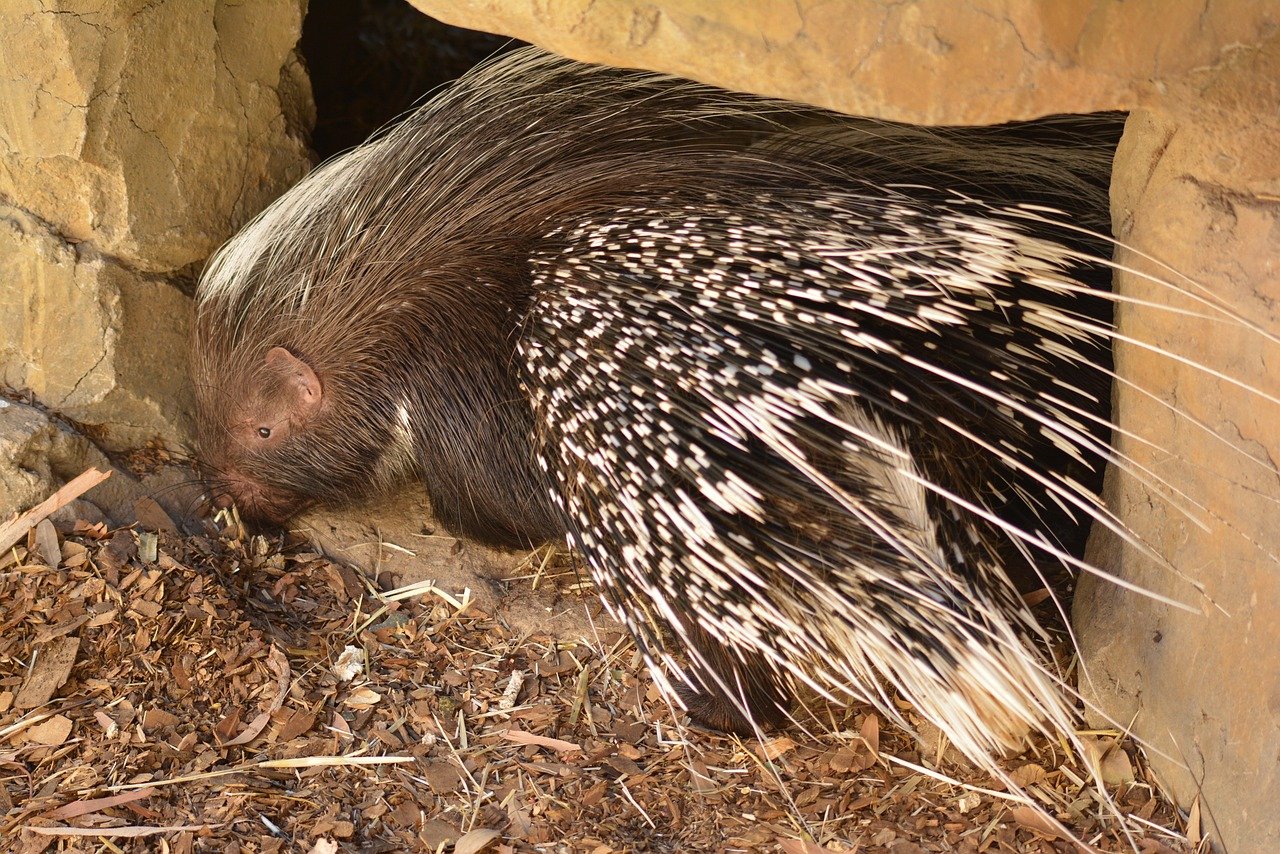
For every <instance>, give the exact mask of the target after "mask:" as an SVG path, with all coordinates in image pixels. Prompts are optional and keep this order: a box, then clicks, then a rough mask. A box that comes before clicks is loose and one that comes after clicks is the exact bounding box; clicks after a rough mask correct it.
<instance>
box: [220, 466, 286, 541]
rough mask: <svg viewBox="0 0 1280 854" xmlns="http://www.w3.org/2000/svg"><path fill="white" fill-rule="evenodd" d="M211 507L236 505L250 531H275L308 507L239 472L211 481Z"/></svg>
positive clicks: (229, 472)
mask: <svg viewBox="0 0 1280 854" xmlns="http://www.w3.org/2000/svg"><path fill="white" fill-rule="evenodd" d="M210 491H211V492H212V494H213V503H214V504H215V505H216V506H217V507H219V508H227V507H230V506H231V505H233V504H234V505H235V507H236V509H237V510H238V511H239V513H240V518H241V519H242V520H244V521H245V522H246V523H248V524H249V526H250V527H253V528H259V529H262V528H278V527H281V526H283V525H284V524H285V523H286V522H288V521H289V519H290V518H292V517H293V516H295V515H297V514H298V513H299V512H301V511H302V510H303V509H304V507H305V506H306V504H307V501H306V499H305V498H303V497H302V496H299V495H297V494H295V493H291V492H288V491H286V490H282V489H278V488H273V487H271V486H269V485H268V484H265V483H263V482H262V481H261V480H259V479H257V478H255V477H253V476H252V475H250V474H247V473H245V472H243V471H241V470H239V469H228V470H227V471H224V472H221V473H219V475H218V476H217V477H215V478H212V479H211V480H210Z"/></svg>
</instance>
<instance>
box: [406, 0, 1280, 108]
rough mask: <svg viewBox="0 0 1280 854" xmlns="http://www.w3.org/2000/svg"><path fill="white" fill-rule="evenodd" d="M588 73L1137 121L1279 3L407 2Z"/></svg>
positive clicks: (833, 101)
mask: <svg viewBox="0 0 1280 854" xmlns="http://www.w3.org/2000/svg"><path fill="white" fill-rule="evenodd" d="M409 2H411V3H413V5H415V6H417V7H418V8H419V9H421V10H422V11H423V12H425V13H427V14H428V15H430V16H432V17H433V18H438V19H440V20H442V21H447V22H448V23H451V24H456V25H458V26H462V27H471V28H473V29H481V30H487V31H489V32H498V33H502V34H503V35H508V36H514V37H515V38H519V39H523V40H525V41H529V42H533V43H534V44H537V45H541V46H542V47H545V48H547V49H549V50H553V51H556V52H557V53H561V54H564V55H565V56H571V57H573V58H575V59H581V60H584V61H586V62H601V63H605V64H608V65H619V66H626V67H636V68H648V69H651V70H654V71H667V72H670V73H672V74H678V75H680V76H682V77H689V78H691V79H694V80H701V81H703V82H705V83H714V84H715V85H717V86H723V87H725V88H727V89H737V90H740V91H744V92H757V93H760V94H764V95H773V96H777V97H783V98H790V99H792V100H795V101H803V102H805V103H809V104H816V105H818V106H822V107H829V108H831V109H833V110H839V111H841V112H846V113H852V114H854V115H866V116H878V117H880V118H885V119H893V120H896V121H903V122H912V123H916V124H997V123H999V122H1005V121H1010V120H1012V119H1026V118H1035V117H1037V116H1043V115H1048V114H1051V113H1087V112H1097V111H1101V110H1117V109H1130V108H1131V107H1133V106H1134V105H1137V104H1141V103H1145V102H1147V101H1149V100H1151V99H1153V98H1158V97H1159V95H1160V93H1161V92H1162V91H1163V90H1165V89H1166V88H1167V87H1169V86H1172V85H1176V84H1177V82H1178V81H1180V80H1183V79H1185V78H1187V77H1188V76H1189V75H1193V74H1196V73H1199V72H1200V71H1203V70H1204V69H1205V68H1212V67H1215V66H1218V65H1220V64H1222V63H1224V62H1227V61H1228V59H1229V57H1230V56H1231V54H1232V53H1233V52H1235V51H1238V50H1242V49H1244V50H1247V49H1249V48H1250V47H1251V46H1253V45H1256V44H1257V43H1258V41H1259V39H1260V38H1264V37H1266V36H1267V34H1268V33H1273V32H1274V29H1275V27H1276V26H1277V18H1278V17H1280V11H1278V10H1277V7H1276V5H1275V3H1273V2H1270V0H1229V2H1226V3H1221V4H1211V5H1209V6H1204V5H1203V4H1199V3H1191V2H1182V0H1173V1H1172V2H1169V1H1168V0H1138V2H1117V0H1110V2H1101V3H1099V2H1093V0H1055V1H1054V2H1052V3H1043V2H1038V0H973V2H963V3H957V2H954V0H914V2H906V3H886V2H881V0H796V2H790V3H773V2H733V3H726V2H723V0H666V2H662V1H661V0H659V2H655V0H613V2H608V3H599V2H594V1H593V0H409Z"/></svg>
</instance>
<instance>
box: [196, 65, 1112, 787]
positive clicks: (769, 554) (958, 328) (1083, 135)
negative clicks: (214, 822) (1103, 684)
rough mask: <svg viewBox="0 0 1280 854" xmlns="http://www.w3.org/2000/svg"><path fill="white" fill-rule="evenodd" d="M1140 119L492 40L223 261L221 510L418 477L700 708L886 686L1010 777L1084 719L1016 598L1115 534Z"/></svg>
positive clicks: (342, 499)
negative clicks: (554, 565) (800, 87)
mask: <svg viewBox="0 0 1280 854" xmlns="http://www.w3.org/2000/svg"><path fill="white" fill-rule="evenodd" d="M1118 133H1119V121H1118V119H1117V118H1116V117H1114V116H1107V117H1095V118H1085V119H1072V120H1070V121H1043V122H1038V123H1035V124H1032V125H1024V126H1019V127H1013V128H996V129H990V128H988V129H982V128H975V129H968V130H959V129H954V130H946V129H935V130H929V129H920V128H909V127H901V126H896V125H890V124H885V123H878V122H870V121H863V120H855V119H851V118H848V117H843V116H837V115H833V114H829V113H826V112H823V111H821V110H817V109H812V108H806V107H800V106H797V105H794V104H789V103H784V102H779V101H774V100H769V99H764V98H756V97H749V96H744V95H736V94H731V93H726V92H723V91H719V90H716V89H713V88H710V87H707V86H702V85H698V84H694V83H690V82H687V81H682V80H677V79H674V78H671V77H667V76H664V75H658V74H651V73H643V72H634V71H619V70H615V69H608V68H603V67H595V66H588V65H582V64H578V63H575V62H570V61H567V60H563V59H559V58H555V57H552V56H549V55H546V54H543V53H540V52H537V51H533V50H528V51H521V52H517V53H515V54H511V55H508V56H506V57H504V58H502V59H500V60H498V61H496V62H493V63H491V64H489V65H487V66H484V67H481V68H479V69H477V70H475V71H473V72H471V73H470V74H468V75H467V76H465V77H464V78H462V79H461V80H459V81H458V82H457V83H456V84H455V85H453V86H452V87H451V88H449V89H448V90H447V91H445V92H443V93H442V94H440V95H438V96H437V97H435V98H434V99H432V100H430V101H429V102H428V103H426V104H425V105H424V106H423V107H422V108H421V109H419V110H418V111H416V112H415V113H414V114H412V115H411V116H409V117H408V118H407V119H405V120H404V121H403V122H401V123H400V124H398V125H396V126H395V127H393V128H391V129H389V130H388V131H386V132H385V133H383V134H382V135H380V136H378V137H376V138H374V139H373V140H372V141H370V142H369V143H367V144H365V145H364V146H361V147H360V148H357V149H355V150H353V151H351V152H349V153H347V154H345V155H342V156H341V157H338V158H336V159H335V160H333V161H331V162H329V163H328V164H326V165H324V166H322V167H320V168H318V169H317V170H315V171H314V172H313V173H311V175H309V176H308V177H307V178H306V179H304V180H303V181H302V182H301V183H300V184H298V185H297V186H296V187H295V188H294V189H293V190H291V191H290V192H289V193H287V194H286V195H285V196H283V197H281V198H280V199H279V200H277V201H276V202H275V203H274V204H273V205H272V206H271V207H269V208H268V209H267V210H265V211H264V212H263V213H262V214H261V215H259V216H258V217H257V219H255V220H254V221H253V222H252V223H251V224H249V225H248V226H247V227H246V228H244V229H243V230H242V231H241V232H240V233H239V234H238V235H236V236H235V237H234V238H233V239H232V240H231V241H230V242H229V243H228V244H227V245H226V246H225V247H223V249H222V250H221V251H220V252H219V253H218V254H217V256H216V257H215V258H214V259H213V261H212V262H211V263H210V265H209V267H208V269H207V270H206V272H205V275H204V277H203V280H202V282H201V284H200V287H199V291H198V301H197V322H196V333H195V342H194V353H193V374H194V380H195V388H196V390H197V400H198V424H199V429H200V436H199V441H200V446H201V455H202V459H203V462H204V464H205V467H206V469H207V471H208V474H209V479H210V484H211V489H212V491H213V492H215V493H217V494H220V495H223V496H227V497H229V498H231V499H234V501H235V502H236V503H237V504H238V506H239V507H240V509H241V511H242V512H243V513H244V514H245V515H246V516H248V517H249V518H251V519H257V520H261V521H266V522H274V523H280V522H283V521H285V520H287V519H288V518H289V517H290V516H292V515H293V514H295V513H297V512H299V511H300V510H302V509H304V508H306V507H308V506H311V505H313V504H338V503H347V502H353V501H360V500H363V499H366V498H369V497H372V496H374V495H377V494H381V493H384V492H387V491H389V490H392V489H395V488H398V487H400V486H402V485H403V484H405V483H406V482H408V481H412V480H418V481H420V482H421V484H422V485H423V486H424V487H425V489H426V492H427V493H428V495H429V497H430V500H431V502H432V504H433V505H434V508H435V512H436V514H437V515H438V517H439V519H440V521H441V522H442V523H443V524H444V525H445V526H447V527H448V528H449V529H450V530H452V531H454V532H456V533H459V534H462V535H466V536H469V537H473V538H475V539H478V540H481V541H484V542H486V543H490V544H499V545H506V546H522V545H532V544H538V543H542V542H547V541H554V540H564V539H566V538H567V540H568V542H569V543H570V544H571V545H572V546H573V547H574V548H576V549H578V550H580V551H581V553H582V554H583V555H584V556H585V559H586V562H587V564H588V565H589V567H590V570H591V573H592V575H593V577H594V579H595V581H596V583H597V585H598V587H599V589H600V591H601V593H602V595H603V597H604V599H605V601H606V603H607V605H608V606H609V608H610V610H611V612H612V613H613V614H614V615H615V616H616V617H617V618H618V619H619V620H620V621H622V622H623V623H624V624H625V625H626V626H627V627H628V628H629V629H630V630H631V632H632V633H633V634H634V635H635V637H636V639H637V642H638V644H639V646H640V648H641V649H642V651H643V652H644V654H645V655H646V657H647V660H648V661H649V662H650V664H651V665H653V667H652V670H653V672H654V674H655V677H656V678H657V679H658V680H660V681H661V682H662V683H663V684H664V686H665V687H667V688H668V689H674V690H675V692H676V693H678V694H679V695H680V696H681V697H682V699H683V701H684V702H685V704H686V705H687V707H688V708H689V710H690V712H691V713H692V714H693V716H694V717H695V718H697V719H699V720H702V721H704V722H707V723H710V724H712V725H715V726H718V727H721V728H724V729H734V730H738V731H742V732H752V731H755V730H756V728H757V727H758V726H759V725H763V724H778V723H782V722H784V721H785V720H786V719H787V716H788V714H789V710H790V706H791V703H792V699H793V696H794V695H795V694H796V692H797V690H798V689H799V688H801V687H802V686H804V687H806V688H807V689H810V690H813V691H816V692H818V693H819V694H820V695H822V696H824V697H827V698H830V699H833V700H845V699H849V698H856V699H860V700H864V701H867V702H869V703H871V704H872V705H873V706H875V707H876V708H877V709H878V710H879V711H880V712H881V713H883V714H884V715H886V716H888V717H889V718H892V719H895V720H898V721H899V722H901V723H904V724H905V723H906V722H905V721H904V720H903V718H902V715H901V711H900V706H899V705H898V703H897V702H896V700H895V696H894V695H895V694H896V695H898V696H899V697H901V698H902V699H904V700H906V701H908V702H909V703H910V704H911V705H912V706H913V707H914V708H915V710H916V711H917V712H918V713H919V714H920V715H921V716H923V717H924V718H925V719H927V720H929V721H931V722H932V723H933V724H935V725H936V726H938V727H939V728H940V729H941V730H942V731H943V732H944V733H945V734H946V735H947V736H948V737H949V738H950V740H951V741H952V742H953V743H954V744H955V745H956V746H957V747H958V748H960V749H961V750H962V751H963V752H964V753H966V754H967V755H969V756H970V757H972V758H973V759H975V760H976V761H978V762H981V763H983V764H984V765H986V766H987V767H993V765H992V763H993V757H994V756H996V755H998V754H1001V753H1003V752H1005V751H1006V750H1007V749H1009V748H1016V747H1018V746H1020V745H1022V744H1023V741H1024V738H1025V736H1026V735H1027V733H1029V732H1031V731H1040V732H1054V731H1057V732H1070V730H1071V727H1072V722H1073V720H1074V717H1073V715H1074V713H1073V711H1072V708H1073V703H1072V701H1071V699H1070V695H1069V693H1068V692H1067V691H1066V690H1065V689H1064V688H1063V686H1062V685H1061V684H1060V680H1059V679H1058V677H1057V676H1056V672H1057V671H1056V670H1055V667H1054V665H1053V663H1052V662H1051V661H1050V659H1049V657H1048V656H1047V653H1046V652H1044V644H1043V643H1042V642H1041V640H1042V638H1041V630H1040V629H1039V628H1038V627H1037V625H1036V622H1035V620H1034V619H1033V617H1032V616H1031V614H1030V612H1029V610H1028V608H1027V607H1026V606H1025V604H1024V603H1023V600H1022V598H1021V596H1020V595H1019V592H1018V590H1017V589H1016V587H1015V586H1014V584H1013V583H1012V581H1011V575H1012V574H1013V572H1014V571H1015V570H1029V571H1031V572H1033V573H1034V572H1036V571H1039V568H1040V567H1041V566H1042V565H1043V564H1045V563H1046V562H1047V563H1050V564H1054V563H1056V564H1062V565H1067V566H1072V567H1080V566H1082V564H1081V563H1080V561H1079V560H1078V558H1077V557H1075V555H1074V552H1073V550H1072V548H1070V546H1071V543H1070V542H1069V541H1070V540H1071V539H1072V538H1078V537H1079V536H1080V531H1082V530H1083V529H1084V527H1085V526H1086V525H1087V524H1088V523H1089V522H1091V521H1097V522H1101V523H1103V524H1108V525H1112V526H1113V527H1115V528H1116V529H1117V530H1121V529H1122V526H1121V525H1120V524H1119V523H1118V522H1117V521H1116V520H1115V519H1114V518H1113V517H1112V516H1111V515H1110V514H1109V513H1108V511H1107V510H1106V508H1105V507H1104V506H1102V504H1101V503H1100V501H1099V499H1098V498H1097V495H1096V493H1095V490H1094V488H1093V485H1096V476H1097V473H1098V472H1099V471H1100V470H1101V467H1102V466H1103V465H1104V464H1105V463H1106V462H1108V461H1110V460H1112V459H1113V458H1114V454H1113V452H1112V451H1111V449H1110V446H1109V443H1108V431H1109V429H1110V427H1109V424H1108V421H1107V416H1106V411H1107V396H1108V394H1109V391H1108V389H1109V383H1110V365H1109V357H1108V345H1109V339H1110V337H1111V328H1110V325H1109V321H1108V317H1109V305H1110V303H1109V301H1108V298H1107V296H1106V294H1105V291H1104V289H1105V285H1106V282H1107V279H1108V272H1109V271H1108V266H1107V260H1106V258H1107V257H1108V255H1109V244H1108V241H1107V240H1106V238H1104V237H1102V236H1100V235H1101V234H1102V233H1105V232H1106V231H1107V200H1106V189H1107V188H1106V182H1107V175H1108V170H1109V161H1110V153H1111V145H1112V144H1113V143H1114V140H1115V138H1116V136H1117V135H1118ZM1119 462H1121V463H1123V461H1122V460H1121V461H1119ZM673 639H674V640H675V641H676V642H675V643H674V644H673V643H672V640H673ZM682 654H683V655H686V656H687V658H688V664H684V663H682V661H681V658H680V656H681V655H682ZM671 674H674V678H672V676H671Z"/></svg>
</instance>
